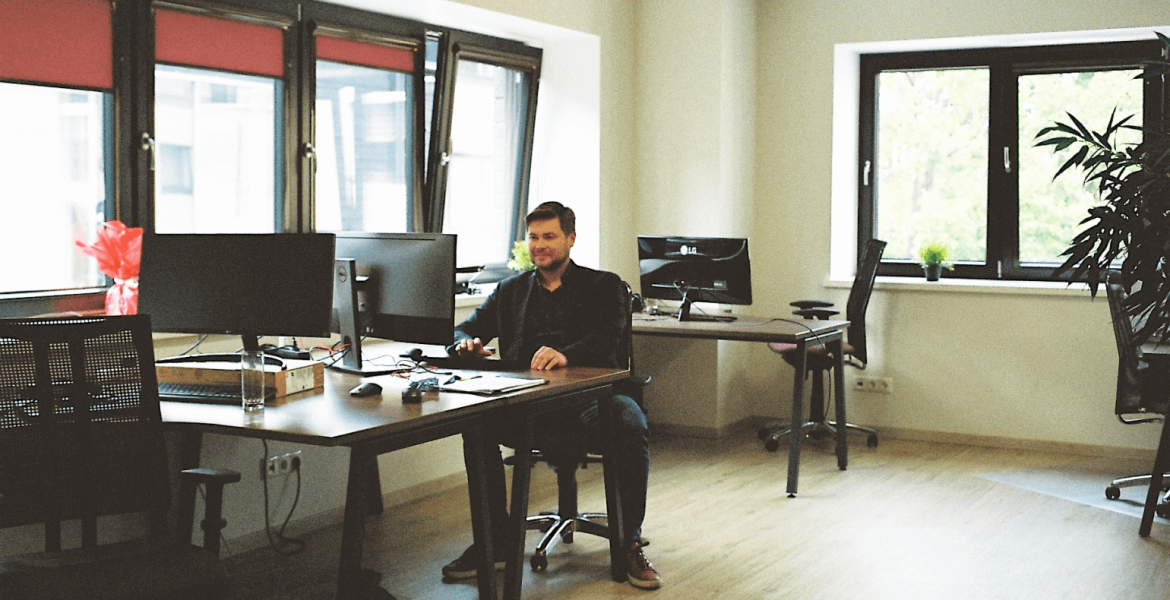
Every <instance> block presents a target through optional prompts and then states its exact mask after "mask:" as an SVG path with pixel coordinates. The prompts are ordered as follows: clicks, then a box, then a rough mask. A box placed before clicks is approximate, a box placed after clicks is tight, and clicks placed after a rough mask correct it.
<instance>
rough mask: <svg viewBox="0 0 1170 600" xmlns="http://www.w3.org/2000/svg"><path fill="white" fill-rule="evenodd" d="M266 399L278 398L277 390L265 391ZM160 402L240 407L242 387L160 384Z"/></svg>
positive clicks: (230, 385) (204, 384)
mask: <svg viewBox="0 0 1170 600" xmlns="http://www.w3.org/2000/svg"><path fill="white" fill-rule="evenodd" d="M264 392H265V393H264V399H265V400H266V401H267V400H272V399H273V398H275V397H276V390H265V391H264ZM158 397H159V399H160V400H177V401H179V402H198V403H200V404H234V405H237V406H239V405H240V404H241V403H242V400H240V385H239V384H238V383H237V384H226V385H215V384H210V383H164V382H161V381H160V382H159V384H158Z"/></svg>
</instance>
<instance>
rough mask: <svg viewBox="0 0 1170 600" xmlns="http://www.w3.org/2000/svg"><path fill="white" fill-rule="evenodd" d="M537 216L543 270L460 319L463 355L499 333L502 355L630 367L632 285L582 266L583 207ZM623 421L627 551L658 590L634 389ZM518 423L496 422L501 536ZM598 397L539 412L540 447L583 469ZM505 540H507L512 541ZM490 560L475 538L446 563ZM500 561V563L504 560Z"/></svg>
mask: <svg viewBox="0 0 1170 600" xmlns="http://www.w3.org/2000/svg"><path fill="white" fill-rule="evenodd" d="M525 221H526V223H527V224H528V252H529V254H530V255H531V257H532V262H533V263H535V264H536V269H535V270H533V271H529V272H527V273H522V274H520V275H517V276H515V277H511V278H509V279H506V280H504V281H502V282H500V284H499V285H498V286H497V287H496V290H495V291H494V292H492V294H491V296H489V297H488V299H487V300H485V301H484V303H483V304H482V305H481V306H480V307H479V308H478V309H476V311H475V313H474V314H472V315H471V316H470V317H468V319H467V320H466V321H464V322H462V323H460V324H459V325H458V326H456V328H455V343H454V344H453V345H452V346H450V347H449V348H448V351H449V352H452V353H457V354H458V355H459V356H462V357H485V356H490V355H491V351H490V350H487V349H485V348H484V341H485V340H486V341H490V340H492V339H493V338H497V337H498V338H499V346H500V356H501V357H502V358H503V359H504V360H515V361H529V362H530V365H531V368H533V369H540V370H544V369H558V368H561V367H565V366H570V365H573V366H586V367H610V368H625V367H626V366H627V365H626V364H625V362H624V358H619V357H624V356H625V355H626V352H625V344H626V340H625V339H623V336H622V330H623V328H624V326H625V312H626V306H625V303H626V302H627V298H626V288H625V285H624V284H623V283H622V281H621V279H619V278H618V276H617V275H614V274H613V273H607V272H604V271H595V270H593V269H588V268H585V267H581V266H578V265H577V264H576V263H574V262H572V261H571V260H569V250H570V249H571V248H572V247H573V244H574V242H575V241H576V239H577V232H576V216H575V215H574V214H573V211H572V209H570V208H567V207H565V206H564V205H562V204H561V203H559V202H546V203H544V204H541V205H540V206H538V207H536V209H535V210H533V211H532V212H531V213H530V214H529V215H528V216H527V217H526V219H525ZM614 412H615V415H614V416H615V418H616V423H617V431H616V434H615V435H616V439H615V440H614V442H615V443H614V451H615V453H616V455H617V456H615V457H612V458H614V459H616V460H615V462H616V464H617V469H616V470H617V476H618V481H619V482H620V483H619V485H620V486H621V490H622V511H623V514H624V521H625V529H626V531H625V534H626V539H628V540H631V544H630V547H629V550H628V553H627V557H628V567H627V572H628V574H629V581H630V584H632V585H634V586H636V587H639V588H643V589H655V588H658V587H659V586H661V584H662V579H661V577H660V576H659V574H658V571H657V570H656V569H655V568H654V566H653V565H651V564H650V561H648V560H647V559H646V556H645V554H643V553H642V547H643V546H645V545H646V542H644V541H643V540H642V536H641V533H642V520H643V518H644V517H645V514H646V487H647V481H648V478H649V473H650V438H649V433H648V431H647V425H646V415H645V414H643V412H642V409H641V408H639V407H638V405H637V404H636V403H635V402H634V401H633V400H632V399H630V398H629V397H627V396H622V395H618V396H614ZM515 429H516V428H515V424H509V423H499V424H492V426H490V427H488V431H489V434H488V438H489V439H487V440H486V443H487V445H488V448H485V449H484V450H485V452H484V460H485V463H486V467H487V469H486V477H487V497H488V505H489V508H490V510H491V522H492V528H493V537H495V538H496V539H500V540H507V537H508V536H507V535H501V533H500V532H502V531H503V529H504V527H505V526H506V524H507V523H508V512H507V508H506V507H507V504H506V501H507V498H506V496H507V491H506V489H505V483H504V463H503V459H502V457H501V454H500V447H499V444H501V443H508V442H509V441H510V440H514V439H516V437H517V433H516V431H515ZM597 430H598V423H597V402H596V401H594V402H592V403H590V404H589V405H588V406H587V407H586V408H585V410H583V411H580V410H577V409H573V410H572V411H571V413H570V414H564V413H561V414H556V413H554V414H552V415H548V416H545V417H542V418H541V419H538V420H537V423H536V440H535V444H534V445H535V446H536V447H538V448H540V449H541V450H542V451H543V452H544V454H545V455H546V456H548V457H549V459H550V463H551V464H553V466H554V468H556V466H557V457H558V456H562V457H568V458H565V459H563V460H565V461H568V462H565V463H564V464H565V468H575V464H574V459H573V458H571V457H572V456H573V455H574V454H575V453H576V452H575V451H576V450H577V449H576V448H574V447H572V446H571V445H570V444H569V443H567V442H566V438H569V439H571V438H573V437H577V438H580V435H578V436H574V435H573V434H574V433H577V434H584V435H589V434H591V433H596V432H597ZM502 545H503V544H501V546H502ZM479 560H480V555H479V551H478V550H477V549H476V547H475V545H472V546H471V547H470V548H468V549H467V550H466V551H465V552H464V553H463V555H462V556H460V557H459V558H457V559H455V560H454V561H452V562H451V563H450V564H448V565H446V566H445V567H443V575H444V576H446V577H448V578H451V579H464V578H470V577H474V576H475V575H476V568H477V565H478V563H479ZM503 566H504V562H503V561H498V562H497V563H496V568H503Z"/></svg>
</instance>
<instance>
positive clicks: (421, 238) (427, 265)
mask: <svg viewBox="0 0 1170 600" xmlns="http://www.w3.org/2000/svg"><path fill="white" fill-rule="evenodd" d="M336 236H337V251H336V258H337V261H336V266H335V269H336V274H335V281H334V284H335V285H334V287H335V289H336V294H335V296H336V298H335V299H334V309H335V310H336V313H337V321H336V325H335V326H334V331H337V332H338V333H340V334H341V338H342V342H343V343H345V344H347V345H348V349H347V350H346V351H345V353H344V354H343V355H342V359H341V365H340V368H341V369H342V370H348V371H353V372H358V373H364V374H373V373H375V372H377V370H376V369H373V368H366V367H363V364H362V352H361V340H362V337H365V336H371V337H376V338H382V339H387V340H393V341H396V342H412V343H417V344H438V345H444V346H445V345H447V344H450V343H451V340H452V339H454V338H455V241H456V236H454V235H450V234H439V233H368V232H338V233H337V234H336Z"/></svg>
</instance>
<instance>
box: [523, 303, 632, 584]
mask: <svg viewBox="0 0 1170 600" xmlns="http://www.w3.org/2000/svg"><path fill="white" fill-rule="evenodd" d="M625 286H626V296H627V298H628V302H627V304H626V306H627V311H626V326H625V331H623V332H622V338H623V339H624V341H625V353H626V356H625V359H626V363H627V364H628V365H629V370H630V379H628V380H626V381H625V382H622V384H620V385H618V386H615V388H614V393H616V394H621V395H625V396H628V397H630V398H631V399H633V400H634V402H636V403H637V404H638V406H639V407H642V409H643V410H645V404H644V403H643V401H642V388H644V387H646V386H647V385H649V384H650V376H649V375H635V374H634V352H633V336H632V334H631V330H632V328H633V313H634V312H638V311H640V310H641V309H642V307H641V298H640V297H639V296H637V295H635V294H634V293H633V290H632V289H631V288H630V285H629V284H628V283H627V284H625ZM620 358H621V357H619V359H620ZM581 446H582V448H581V453H580V455H579V456H578V458H577V459H576V461H575V463H574V466H573V468H569V466H567V465H562V466H561V468H559V469H556V475H557V510H556V512H551V511H550V512H543V513H540V514H536V515H529V517H528V529H529V530H530V531H531V530H540V531H542V532H544V535H543V536H542V537H541V538H540V542H538V543H537V544H536V549H535V550H534V551H533V554H532V558H531V559H530V561H529V564H530V565H531V566H532V570H533V571H542V570H544V569H546V568H547V567H548V553H549V552H551V551H552V550H553V548H555V547H556V545H557V543H559V542H561V541H564V542H565V543H566V544H571V543H573V533H575V532H577V533H588V534H590V535H595V536H598V537H602V538H607V539H608V538H609V526H608V520H607V518H606V515H605V513H582V512H578V511H577V467H578V466H579V467H580V468H587V467H588V465H590V464H600V463H601V462H602V461H603V460H604V458H603V457H602V456H601V454H600V453H598V452H596V451H593V450H591V449H590V448H589V447H588V444H587V443H585V441H584V440H582V441H581ZM532 459H533V464H535V463H536V462H538V461H544V462H547V457H546V456H545V455H544V454H543V453H542V452H541V451H540V450H539V449H535V450H533V451H532ZM507 462H508V463H511V462H512V461H511V460H508V461H507Z"/></svg>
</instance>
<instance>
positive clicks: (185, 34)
mask: <svg viewBox="0 0 1170 600" xmlns="http://www.w3.org/2000/svg"><path fill="white" fill-rule="evenodd" d="M154 58H155V60H156V61H158V62H166V63H173V64H180V65H190V66H194V67H206V68H209V69H222V70H225V71H235V72H237V73H250V74H252V75H268V76H270V77H283V76H284V30H282V29H280V28H279V27H269V26H266V25H258V24H255V23H244V22H241V21H232V20H229V19H220V18H216V17H207V16H203V15H196V14H191V13H185V12H179V11H174V10H158V11H156V12H155V15H154Z"/></svg>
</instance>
